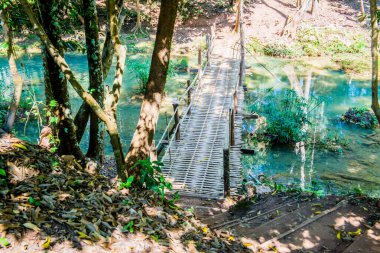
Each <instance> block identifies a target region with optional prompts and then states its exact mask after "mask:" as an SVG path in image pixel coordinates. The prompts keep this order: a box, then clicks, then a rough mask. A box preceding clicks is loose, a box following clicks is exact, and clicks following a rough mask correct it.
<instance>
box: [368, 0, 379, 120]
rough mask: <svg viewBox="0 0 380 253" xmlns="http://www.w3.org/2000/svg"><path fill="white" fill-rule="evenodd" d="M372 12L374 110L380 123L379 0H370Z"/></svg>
mask: <svg viewBox="0 0 380 253" xmlns="http://www.w3.org/2000/svg"><path fill="white" fill-rule="evenodd" d="M369 3H370V13H371V28H372V34H371V57H372V110H373V112H374V113H375V115H376V118H377V121H378V122H379V124H380V106H379V52H378V40H379V30H378V24H377V0H370V2H369Z"/></svg>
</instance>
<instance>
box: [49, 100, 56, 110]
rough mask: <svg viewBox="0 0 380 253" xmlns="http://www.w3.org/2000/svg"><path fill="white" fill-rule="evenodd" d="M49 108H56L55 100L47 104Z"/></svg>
mask: <svg viewBox="0 0 380 253" xmlns="http://www.w3.org/2000/svg"><path fill="white" fill-rule="evenodd" d="M49 106H50V107H52V108H54V107H56V106H58V102H57V101H56V100H54V99H52V100H50V102H49Z"/></svg>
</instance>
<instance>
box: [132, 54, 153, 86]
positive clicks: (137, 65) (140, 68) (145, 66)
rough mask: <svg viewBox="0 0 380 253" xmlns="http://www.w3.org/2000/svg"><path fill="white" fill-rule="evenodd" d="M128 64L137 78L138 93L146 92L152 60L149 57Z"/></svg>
mask: <svg viewBox="0 0 380 253" xmlns="http://www.w3.org/2000/svg"><path fill="white" fill-rule="evenodd" d="M128 65H129V66H128V67H129V68H130V69H131V70H132V72H133V74H134V76H135V78H136V80H137V83H138V93H144V92H145V89H146V84H147V82H148V77H149V69H150V60H149V59H148V58H145V59H143V60H141V61H138V60H133V61H131V62H129V64H128Z"/></svg>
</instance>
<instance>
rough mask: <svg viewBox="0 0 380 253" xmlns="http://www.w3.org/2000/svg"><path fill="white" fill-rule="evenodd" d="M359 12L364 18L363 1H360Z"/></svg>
mask: <svg viewBox="0 0 380 253" xmlns="http://www.w3.org/2000/svg"><path fill="white" fill-rule="evenodd" d="M360 11H361V13H362V16H363V17H364V16H365V10H364V0H360Z"/></svg>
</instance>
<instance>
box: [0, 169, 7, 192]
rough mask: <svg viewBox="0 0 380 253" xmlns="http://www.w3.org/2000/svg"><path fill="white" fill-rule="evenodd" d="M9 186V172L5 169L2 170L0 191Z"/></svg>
mask: <svg viewBox="0 0 380 253" xmlns="http://www.w3.org/2000/svg"><path fill="white" fill-rule="evenodd" d="M7 185H8V183H7V172H6V171H5V170H4V169H0V189H2V188H3V187H4V188H6V187H7Z"/></svg>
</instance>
